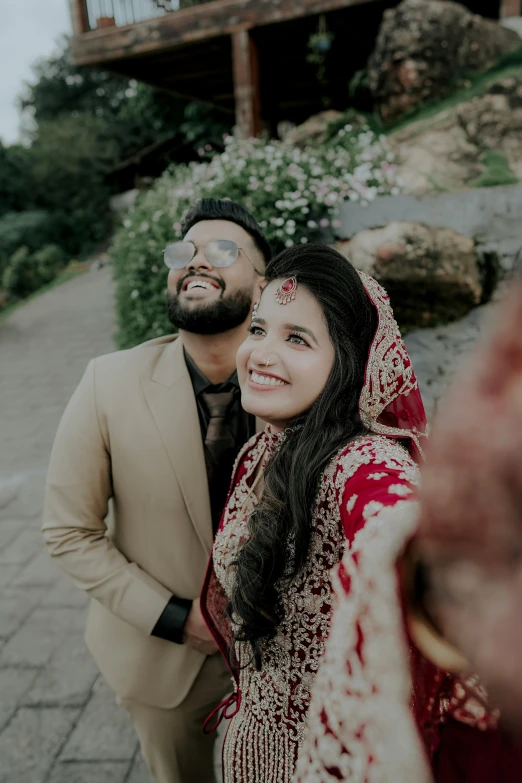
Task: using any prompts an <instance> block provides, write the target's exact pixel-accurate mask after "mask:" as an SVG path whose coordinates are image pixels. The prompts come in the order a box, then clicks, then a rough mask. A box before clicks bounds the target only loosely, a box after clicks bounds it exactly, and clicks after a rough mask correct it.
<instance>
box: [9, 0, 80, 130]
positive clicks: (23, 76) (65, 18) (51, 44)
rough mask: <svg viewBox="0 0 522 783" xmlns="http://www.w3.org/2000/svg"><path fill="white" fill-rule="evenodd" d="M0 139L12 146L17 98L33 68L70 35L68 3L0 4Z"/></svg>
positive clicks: (25, 0)
mask: <svg viewBox="0 0 522 783" xmlns="http://www.w3.org/2000/svg"><path fill="white" fill-rule="evenodd" d="M0 5H1V12H0V14H1V20H0V139H2V141H3V142H4V143H9V144H11V143H12V142H14V141H17V140H18V138H19V133H20V115H19V112H18V109H17V106H16V98H17V96H18V94H19V93H20V91H21V90H22V87H23V83H24V81H27V80H30V79H31V73H32V72H31V66H32V64H33V63H34V62H35V60H38V59H39V58H41V57H46V56H47V55H49V54H51V52H53V51H54V49H55V48H56V42H57V40H58V39H59V38H60V35H61V34H62V33H70V32H71V21H70V17H69V0H1V1H0Z"/></svg>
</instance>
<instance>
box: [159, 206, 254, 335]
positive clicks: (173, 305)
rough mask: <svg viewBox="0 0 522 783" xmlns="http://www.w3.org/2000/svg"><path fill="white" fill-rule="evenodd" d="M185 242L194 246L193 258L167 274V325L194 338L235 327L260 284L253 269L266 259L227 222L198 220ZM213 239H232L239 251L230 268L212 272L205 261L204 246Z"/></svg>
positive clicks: (248, 309) (244, 313)
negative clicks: (181, 330) (184, 265)
mask: <svg viewBox="0 0 522 783" xmlns="http://www.w3.org/2000/svg"><path fill="white" fill-rule="evenodd" d="M184 240H185V241H187V242H192V244H193V245H194V247H195V248H196V254H195V256H194V258H193V259H192V261H191V262H190V263H189V265H188V266H187V267H186V268H185V269H171V270H170V272H169V276H168V313H169V318H170V320H171V322H172V323H173V324H174V326H176V327H177V328H179V329H185V330H186V331H189V332H195V333H198V334H217V333H219V332H225V331H228V330H229V329H233V328H235V327H236V326H239V325H240V324H241V323H243V322H244V321H245V320H246V319H247V318H248V315H249V313H250V310H251V308H252V304H253V297H254V291H255V288H256V282H257V281H258V280H259V275H258V273H257V272H256V269H257V270H262V269H264V258H263V256H262V254H261V252H260V251H259V250H258V248H257V247H256V245H255V243H254V240H253V239H252V237H251V236H250V234H248V233H247V232H246V231H245V230H244V229H243V228H241V227H240V226H238V225H237V224H236V223H233V222H231V221H228V220H202V221H200V222H199V223H196V224H195V225H194V226H192V228H191V229H190V230H189V231H188V232H187V234H186V235H185V237H184ZM213 240H232V241H233V242H235V243H236V245H237V246H238V247H239V248H241V250H240V251H239V255H238V258H237V260H236V261H235V262H234V263H233V264H232V265H231V266H228V267H219V268H214V267H213V266H212V264H211V263H210V262H209V261H208V259H207V258H206V256H205V247H206V245H207V244H208V242H211V241H213ZM249 259H250V260H249ZM254 266H255V268H254Z"/></svg>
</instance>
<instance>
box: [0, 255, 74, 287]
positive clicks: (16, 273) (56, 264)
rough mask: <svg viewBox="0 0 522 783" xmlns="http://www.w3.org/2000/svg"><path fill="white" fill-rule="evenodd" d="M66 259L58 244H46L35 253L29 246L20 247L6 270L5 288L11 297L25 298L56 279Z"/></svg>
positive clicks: (3, 279)
mask: <svg viewBox="0 0 522 783" xmlns="http://www.w3.org/2000/svg"><path fill="white" fill-rule="evenodd" d="M66 261H67V256H66V255H65V253H64V252H63V250H62V249H61V248H60V247H58V246H57V245H45V246H44V247H42V248H41V250H37V251H36V253H33V254H31V252H30V250H29V248H28V247H27V246H22V247H19V248H18V249H17V250H16V251H15V252H14V253H13V255H12V256H11V258H10V260H9V263H8V264H7V267H6V269H5V271H4V274H3V278H2V285H3V288H4V289H5V291H6V292H7V295H8V297H9V298H10V299H23V298H24V297H26V296H29V295H30V294H32V293H34V292H35V291H37V290H38V289H39V288H41V287H42V286H43V285H46V284H47V283H50V282H51V280H54V278H55V277H56V275H57V274H58V272H60V270H61V269H63V267H64V266H65V264H66Z"/></svg>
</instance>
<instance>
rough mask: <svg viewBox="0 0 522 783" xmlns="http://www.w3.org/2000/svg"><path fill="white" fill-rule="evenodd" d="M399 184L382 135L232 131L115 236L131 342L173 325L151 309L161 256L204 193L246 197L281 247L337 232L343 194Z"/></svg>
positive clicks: (161, 291) (353, 196) (180, 171)
mask: <svg viewBox="0 0 522 783" xmlns="http://www.w3.org/2000/svg"><path fill="white" fill-rule="evenodd" d="M400 189H401V183H400V181H399V180H398V177H397V173H396V166H395V163H394V157H393V154H392V152H391V150H390V148H389V146H388V144H387V142H386V140H385V138H384V137H380V136H378V135H377V134H375V133H374V132H373V131H372V130H370V129H369V128H362V129H360V128H357V129H355V128H354V127H353V126H352V125H350V124H348V123H347V124H346V125H345V126H344V127H343V128H341V129H340V130H339V131H338V132H337V133H336V135H335V137H334V138H332V139H330V140H329V141H328V142H327V143H325V144H323V145H316V146H315V147H308V148H304V149H301V148H299V147H296V146H293V145H291V144H290V143H288V142H281V141H273V140H272V141H266V140H262V139H249V140H247V141H240V140H237V139H234V138H231V137H229V138H227V139H226V146H225V150H224V152H222V153H221V154H219V155H215V156H214V157H213V158H211V159H210V160H207V159H205V160H202V161H201V162H197V163H191V164H189V165H188V166H175V167H173V168H171V169H170V170H169V171H167V172H166V173H165V174H164V175H163V177H161V178H160V179H159V180H158V182H157V183H156V184H155V185H154V187H153V188H151V190H150V191H148V192H147V193H146V194H145V195H144V197H143V198H142V199H140V200H139V201H138V203H137V205H136V207H135V208H134V210H133V212H131V213H130V215H129V216H128V217H127V218H126V219H125V221H124V223H123V227H122V229H121V230H120V232H119V234H118V235H117V237H116V243H115V253H114V258H115V260H116V264H115V266H116V267H117V269H118V270H119V271H118V277H119V281H118V292H119V293H118V296H119V301H120V302H121V303H122V304H120V322H121V323H124V324H125V331H126V333H127V335H130V336H129V337H128V339H129V341H132V342H137V341H139V340H140V339H146V338H147V337H148V336H150V337H153V336H155V335H160V334H163V333H164V331H165V330H167V329H168V325H167V324H166V322H163V321H158V320H157V316H155V317H154V318H151V316H150V313H152V312H154V313H157V312H158V310H157V307H158V305H157V302H162V301H164V296H165V276H164V275H162V274H158V272H159V271H161V269H162V266H161V255H162V252H163V250H164V248H165V247H166V245H168V244H169V242H172V241H175V240H176V239H177V238H179V236H180V232H181V225H182V222H183V217H184V215H185V214H186V212H187V210H188V209H189V208H190V207H191V206H192V205H193V204H194V203H195V202H196V201H197V200H198V199H199V198H204V197H211V198H222V199H224V198H229V199H232V200H233V201H237V202H238V203H240V204H243V205H244V206H245V207H246V208H247V209H248V210H249V211H250V212H251V213H252V214H253V215H254V217H255V218H256V219H257V221H258V222H259V224H260V226H261V228H262V229H263V231H264V232H265V234H266V236H267V238H268V239H269V241H271V242H272V243H273V245H274V247H275V248H278V247H283V246H286V247H289V246H291V245H293V244H296V243H299V242H307V241H309V240H310V239H312V240H315V239H319V238H320V236H321V232H326V234H323V237H325V236H328V235H330V236H331V235H332V234H335V229H336V228H338V227H339V225H340V224H339V223H338V221H336V211H337V208H338V206H339V205H340V204H341V203H342V202H343V201H346V200H349V201H354V202H359V203H361V204H368V203H369V202H370V201H372V200H373V199H375V198H376V197H377V196H379V195H388V194H395V193H398V192H400ZM124 302H127V303H128V305H125V304H123V303H124ZM126 307H129V308H130V309H128V310H127V309H126ZM131 338H132V340H131Z"/></svg>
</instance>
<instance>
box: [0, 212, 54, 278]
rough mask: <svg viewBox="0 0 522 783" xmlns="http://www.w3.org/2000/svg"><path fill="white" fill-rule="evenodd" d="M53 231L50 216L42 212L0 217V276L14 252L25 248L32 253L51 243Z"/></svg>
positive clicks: (12, 213)
mask: <svg viewBox="0 0 522 783" xmlns="http://www.w3.org/2000/svg"><path fill="white" fill-rule="evenodd" d="M54 230H55V227H54V226H53V225H52V222H51V216H50V215H49V213H48V212H45V211H43V210H38V211H37V210H35V211H27V212H8V213H7V214H5V215H3V216H2V217H0V276H1V275H2V272H3V270H4V269H5V267H6V266H7V264H8V262H9V259H10V258H11V256H12V255H13V253H14V252H15V250H17V249H18V248H19V247H22V246H26V247H27V248H28V251H29V252H34V251H35V250H37V249H38V248H40V247H42V246H43V245H45V244H47V243H48V242H49V241H51V239H52V235H53V233H54Z"/></svg>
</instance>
